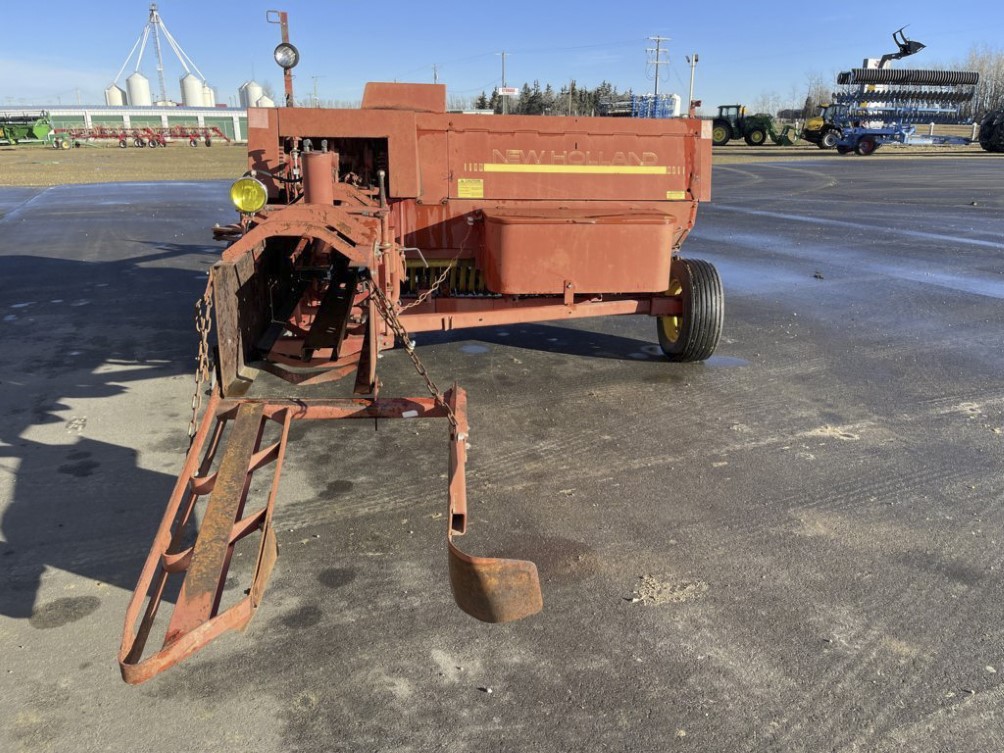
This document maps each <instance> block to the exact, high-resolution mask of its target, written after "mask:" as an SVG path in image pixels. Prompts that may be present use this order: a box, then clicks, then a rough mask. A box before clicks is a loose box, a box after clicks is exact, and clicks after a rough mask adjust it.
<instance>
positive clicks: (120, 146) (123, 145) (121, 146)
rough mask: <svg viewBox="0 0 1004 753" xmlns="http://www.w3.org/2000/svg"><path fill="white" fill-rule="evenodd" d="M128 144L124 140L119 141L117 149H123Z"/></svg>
mask: <svg viewBox="0 0 1004 753" xmlns="http://www.w3.org/2000/svg"><path fill="white" fill-rule="evenodd" d="M127 146H129V144H128V143H127V142H126V140H125V139H119V149H125V148H126V147H127Z"/></svg>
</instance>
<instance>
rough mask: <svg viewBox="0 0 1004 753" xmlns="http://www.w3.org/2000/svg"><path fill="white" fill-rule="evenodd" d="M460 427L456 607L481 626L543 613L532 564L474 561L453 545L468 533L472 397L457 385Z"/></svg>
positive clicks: (453, 500) (454, 400) (453, 494)
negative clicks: (469, 399)
mask: <svg viewBox="0 0 1004 753" xmlns="http://www.w3.org/2000/svg"><path fill="white" fill-rule="evenodd" d="M446 403H447V405H448V406H449V408H450V413H451V414H452V415H453V416H454V419H455V422H456V425H455V426H454V427H453V430H452V432H451V434H450V485H449V500H450V521H449V532H448V534H447V546H448V548H449V552H450V586H451V587H452V588H453V598H454V600H455V601H456V602H457V606H458V607H460V608H461V609H462V610H464V611H465V612H467V614H469V615H471V616H472V617H475V618H477V619H479V620H481V621H482V622H513V621H514V620H521V619H523V618H524V617H529V616H530V615H532V614H536V613H537V612H539V611H540V610H541V609H542V608H543V607H544V598H543V596H542V595H541V592H540V579H539V578H538V577H537V566H536V565H535V564H533V563H532V562H530V561H528V560H510V559H501V558H497V557H475V556H472V555H469V554H465V553H464V552H463V551H461V550H460V548H459V547H457V545H456V544H455V543H454V541H453V539H454V538H455V537H457V536H462V535H463V534H464V532H465V531H466V529H467V482H466V478H465V475H464V466H465V465H466V463H467V432H468V426H467V393H466V392H464V391H463V390H462V389H460V388H459V387H458V386H457V385H456V384H454V385H453V389H451V390H450V391H449V392H447V393H446Z"/></svg>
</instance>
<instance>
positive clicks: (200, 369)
mask: <svg viewBox="0 0 1004 753" xmlns="http://www.w3.org/2000/svg"><path fill="white" fill-rule="evenodd" d="M212 326H213V270H212V269H210V270H209V280H208V281H207V282H206V290H205V292H204V293H203V294H202V297H201V298H199V300H197V301H196V302H195V331H196V332H197V333H198V335H199V355H198V359H197V364H196V367H195V392H194V393H193V394H192V420H191V421H189V423H188V444H189V447H191V444H192V442H193V441H194V440H195V431H196V421H197V420H198V418H199V409H200V408H201V407H202V385H203V383H204V382H208V381H209V380H210V379H211V378H212V368H211V367H210V363H209V360H210V358H209V330H210V329H211V328H212Z"/></svg>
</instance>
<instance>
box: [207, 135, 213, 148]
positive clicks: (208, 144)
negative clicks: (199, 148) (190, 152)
mask: <svg viewBox="0 0 1004 753" xmlns="http://www.w3.org/2000/svg"><path fill="white" fill-rule="evenodd" d="M212 145H213V140H212V139H211V138H209V137H208V136H207V137H206V146H212Z"/></svg>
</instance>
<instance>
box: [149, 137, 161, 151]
mask: <svg viewBox="0 0 1004 753" xmlns="http://www.w3.org/2000/svg"><path fill="white" fill-rule="evenodd" d="M147 146H148V147H150V148H151V149H156V148H157V147H158V146H160V144H158V143H157V139H150V143H148V144H147Z"/></svg>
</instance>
